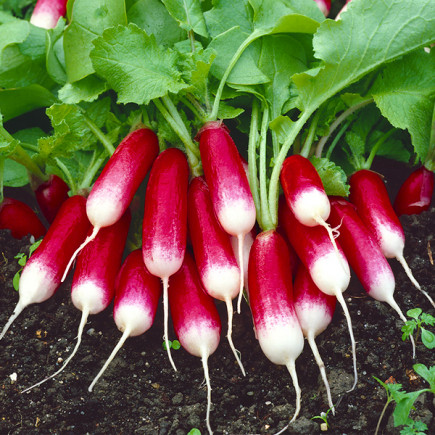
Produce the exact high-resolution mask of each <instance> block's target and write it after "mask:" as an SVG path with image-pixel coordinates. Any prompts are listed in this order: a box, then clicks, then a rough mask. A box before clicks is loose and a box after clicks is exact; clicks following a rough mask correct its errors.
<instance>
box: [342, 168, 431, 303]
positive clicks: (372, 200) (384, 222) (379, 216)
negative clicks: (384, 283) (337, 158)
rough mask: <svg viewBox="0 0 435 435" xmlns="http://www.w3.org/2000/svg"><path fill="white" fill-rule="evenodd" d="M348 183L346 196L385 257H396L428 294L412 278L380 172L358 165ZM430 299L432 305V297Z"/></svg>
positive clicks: (403, 241)
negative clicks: (348, 187) (348, 191)
mask: <svg viewBox="0 0 435 435" xmlns="http://www.w3.org/2000/svg"><path fill="white" fill-rule="evenodd" d="M349 185H350V195H349V199H350V201H351V202H352V203H353V204H354V205H355V207H356V211H357V213H358V215H359V216H360V218H361V220H362V221H363V222H364V224H365V226H366V227H367V228H368V229H369V231H370V232H371V233H372V235H373V236H374V238H375V239H376V241H377V243H378V245H379V246H380V248H381V251H382V253H383V254H384V255H385V257H387V258H396V259H397V260H398V261H399V263H400V264H401V265H402V267H403V269H404V270H405V272H406V274H407V275H408V278H409V279H410V280H411V282H412V283H413V284H414V286H415V287H416V288H417V289H418V290H420V291H421V292H422V293H423V294H425V296H426V297H428V294H427V293H426V292H424V291H423V290H422V288H421V286H420V284H419V283H418V282H417V280H416V279H415V278H414V276H413V274H412V271H411V269H410V268H409V266H408V263H407V262H406V260H405V257H404V256H403V251H404V249H405V233H404V232H403V228H402V225H401V223H400V221H399V218H398V217H397V215H396V213H395V212H394V210H393V206H392V205H391V202H390V199H389V197H388V192H387V189H386V187H385V183H384V181H383V180H382V178H381V176H380V175H379V174H377V173H376V172H373V171H370V170H368V169H361V170H359V171H357V172H355V173H354V174H353V175H352V176H351V177H350V179H349ZM431 303H432V305H434V303H433V301H431Z"/></svg>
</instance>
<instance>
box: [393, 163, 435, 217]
mask: <svg viewBox="0 0 435 435" xmlns="http://www.w3.org/2000/svg"><path fill="white" fill-rule="evenodd" d="M433 189H434V174H433V172H432V171H429V170H428V169H426V168H425V167H424V166H422V167H421V168H418V169H417V170H415V171H414V172H412V174H411V175H410V176H409V177H408V178H407V179H406V180H405V181H404V183H403V184H402V186H401V187H400V189H399V192H398V193H397V196H396V200H395V201H394V211H395V212H396V214H397V216H402V215H404V214H408V215H409V214H420V213H421V212H423V211H426V210H429V207H430V203H431V201H432V195H433Z"/></svg>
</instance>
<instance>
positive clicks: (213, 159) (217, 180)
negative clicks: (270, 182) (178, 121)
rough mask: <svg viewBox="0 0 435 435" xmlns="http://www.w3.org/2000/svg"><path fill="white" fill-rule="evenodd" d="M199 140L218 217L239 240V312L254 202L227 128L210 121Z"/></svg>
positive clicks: (204, 167)
mask: <svg viewBox="0 0 435 435" xmlns="http://www.w3.org/2000/svg"><path fill="white" fill-rule="evenodd" d="M198 137H199V151H200V153H201V161H202V167H203V169H204V176H205V180H206V182H207V185H208V187H209V189H210V193H211V198H212V202H213V207H214V211H215V213H216V216H217V218H218V220H219V222H220V224H221V225H222V227H223V229H224V230H225V231H226V232H227V233H228V234H230V235H232V236H236V237H237V238H238V239H239V253H238V257H239V265H240V276H241V280H240V289H239V298H238V302H237V311H238V312H239V313H240V310H241V303H242V295H243V287H244V277H243V270H242V268H243V264H244V261H243V239H244V237H245V235H246V234H247V233H249V232H250V231H251V230H252V228H253V227H254V225H255V222H256V210H255V204H254V199H253V197H252V193H251V190H250V188H249V182H248V178H247V176H246V172H245V169H244V167H243V163H242V160H241V157H240V154H239V152H238V150H237V147H236V145H235V144H234V142H233V140H232V139H231V136H230V135H229V133H228V129H227V128H226V127H225V125H223V124H222V123H221V122H218V121H212V122H209V123H207V124H206V125H205V126H204V127H203V128H202V129H201V131H200V132H199V133H198Z"/></svg>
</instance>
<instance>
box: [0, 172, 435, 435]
mask: <svg viewBox="0 0 435 435" xmlns="http://www.w3.org/2000/svg"><path fill="white" fill-rule="evenodd" d="M401 178H402V176H401ZM434 221H435V208H433V209H432V210H431V211H430V212H426V213H423V214H422V215H420V216H418V217H415V216H414V217H404V218H403V219H402V222H403V224H404V229H405V233H406V237H407V244H406V249H405V257H406V259H407V260H408V262H409V265H410V266H411V268H412V269H413V271H414V274H415V277H416V278H417V280H418V281H419V282H420V283H421V284H422V286H423V288H424V289H425V290H426V291H428V292H429V293H430V294H431V295H432V296H433V297H435V283H434V277H435V266H434V264H433V262H431V258H430V249H431V246H432V249H433V250H434V257H435V249H434V248H435V241H434V240H433V235H434V233H433V229H434ZM28 245H29V241H28V239H24V240H22V241H16V240H14V239H12V238H10V237H9V235H8V234H7V232H6V231H0V251H1V252H0V307H1V312H0V327H2V326H3V325H4V324H5V322H6V321H7V319H8V317H9V315H10V314H11V313H12V311H13V309H14V306H15V304H16V302H17V300H18V295H17V293H16V292H15V291H14V289H13V287H12V277H13V276H14V274H15V272H16V271H17V270H18V267H19V266H18V265H17V262H16V260H14V255H15V254H16V253H18V252H25V251H26V249H27V248H28ZM391 265H392V267H393V270H394V272H395V276H396V282H397V284H396V299H397V302H398V303H399V305H400V306H401V308H402V310H403V311H404V312H406V310H408V309H410V308H414V307H421V308H422V309H423V311H426V312H429V313H431V314H433V311H434V310H433V309H432V308H431V306H430V304H429V302H428V301H427V299H426V298H425V297H424V296H423V295H422V294H421V293H419V292H418V291H417V290H416V289H415V288H414V287H413V286H412V284H411V283H410V282H409V280H408V279H407V277H406V275H405V273H404V272H403V271H402V269H401V267H400V266H399V264H398V263H397V261H391ZM69 286H70V282H66V283H65V284H64V285H63V286H62V287H61V288H60V290H59V291H58V293H57V294H56V295H55V296H54V297H53V298H52V299H51V300H48V301H47V302H44V303H42V304H39V305H33V306H30V307H28V308H27V309H26V310H25V311H24V312H23V313H22V315H21V316H20V317H19V318H18V319H17V320H16V322H15V324H14V325H13V326H12V327H11V329H10V331H9V332H8V333H7V334H6V336H5V338H4V339H3V340H2V341H1V342H0V403H1V407H0V433H1V434H7V433H8V434H9V433H10V434H26V435H27V434H33V433H43V434H54V433H56V434H59V433H61V434H85V433H90V434H103V433H105V434H121V433H125V434H136V433H137V434H162V435H163V434H177V435H181V434H186V433H188V432H189V430H191V429H192V428H198V429H200V430H201V432H202V433H203V434H205V433H207V430H206V427H205V421H204V420H205V411H206V389H205V385H204V382H203V379H204V378H203V372H202V366H201V362H200V360H199V359H198V358H195V357H193V356H191V355H189V354H188V353H187V352H185V351H184V350H183V349H180V350H178V351H174V352H173V357H174V360H175V362H176V364H177V366H178V368H179V371H178V372H174V371H173V369H172V368H171V366H170V364H169V362H168V360H167V357H166V353H165V351H164V350H163V348H162V324H163V320H162V319H163V316H162V311H161V309H160V311H159V312H158V314H157V317H156V321H155V323H154V325H153V327H152V328H151V329H150V330H149V331H148V332H147V333H146V334H144V335H143V336H140V337H137V338H131V339H129V340H127V342H126V344H125V346H124V347H123V348H122V349H121V351H120V352H119V353H118V355H117V357H116V358H115V360H114V361H113V363H112V365H111V366H110V367H109V369H108V370H107V372H106V374H105V376H104V377H103V378H102V379H101V380H100V382H99V383H98V384H97V385H96V387H95V389H94V392H93V393H89V392H88V390H87V387H88V385H89V383H90V382H91V381H92V379H93V377H94V376H95V375H96V373H97V372H98V371H99V369H100V367H101V366H102V364H103V363H104V361H105V358H106V357H107V356H108V355H109V354H110V352H111V350H112V348H113V346H114V345H115V343H116V341H117V340H118V339H119V338H120V335H121V334H120V333H119V331H118V330H117V329H116V327H115V324H114V322H113V319H112V314H111V311H110V310H107V311H105V312H104V313H102V314H99V315H95V316H91V317H90V319H89V322H88V323H87V325H86V328H85V334H84V337H83V341H82V345H81V348H80V350H79V352H78V353H77V355H76V357H75V359H73V360H72V361H71V363H70V365H69V366H68V367H67V368H66V369H65V371H64V372H63V373H62V374H61V375H59V376H58V377H56V378H55V379H52V380H50V381H48V382H46V383H45V384H43V385H41V386H40V387H38V388H35V389H33V390H32V391H30V392H28V393H25V394H20V391H21V390H23V389H24V388H26V387H28V386H30V385H32V384H34V383H36V382H37V381H39V380H41V379H43V378H44V377H46V376H47V375H49V374H51V373H53V372H54V371H56V370H57V369H58V368H59V367H60V364H61V361H62V359H63V360H64V359H66V358H67V356H68V355H69V353H70V352H71V350H72V348H73V346H74V344H75V339H76V333H77V327H78V323H79V319H80V312H79V311H78V310H77V309H76V308H74V306H73V305H72V303H71V301H70V298H69ZM346 295H347V297H346V301H347V302H348V304H349V310H350V312H351V315H352V318H353V324H354V334H355V338H356V341H357V353H358V373H359V381H358V385H357V388H356V389H355V390H354V391H353V392H351V393H347V394H346V393H345V391H346V390H347V389H349V387H350V386H351V385H352V382H353V374H352V359H351V355H350V341H349V335H348V332H347V327H346V322H345V319H344V316H343V314H342V311H341V309H338V308H337V311H336V313H335V316H334V319H333V322H332V324H331V325H330V327H329V328H328V329H327V330H326V331H325V332H324V333H323V334H322V335H321V336H319V337H318V339H317V343H318V346H319V349H320V352H321V355H322V356H323V359H324V362H325V364H326V369H327V373H328V377H329V382H330V384H331V388H332V397H333V400H334V402H336V403H337V414H336V416H332V415H329V416H328V422H329V424H330V429H329V431H328V433H330V434H356V433H362V434H368V433H374V430H375V427H376V424H377V421H378V419H379V415H380V413H381V410H382V407H383V406H384V403H385V400H386V395H385V391H384V390H383V388H382V387H381V386H379V384H378V383H377V382H376V381H375V380H374V379H373V376H376V377H378V378H380V379H381V380H384V381H385V380H387V379H388V378H390V377H391V376H392V377H394V378H395V379H396V380H397V382H399V383H402V384H403V387H404V389H405V390H407V391H412V390H416V389H420V388H422V387H423V386H424V381H423V380H421V379H420V378H418V376H417V377H416V378H414V377H413V372H412V366H413V364H414V363H415V362H420V363H423V364H426V365H427V366H431V365H433V364H434V352H433V351H430V350H428V349H426V348H425V347H424V346H423V344H422V343H418V344H417V358H416V360H413V359H412V352H411V345H410V344H409V342H402V340H401V331H400V328H401V326H402V322H401V321H400V320H399V319H398V317H397V315H396V314H395V312H394V311H393V310H392V309H391V308H390V307H389V306H387V305H385V304H382V303H379V302H376V301H374V300H373V299H371V298H369V297H367V296H366V294H365V293H364V291H363V290H362V288H361V286H360V284H359V282H358V281H357V280H356V279H354V280H353V281H352V283H351V285H350V287H349V289H348V291H347V292H346ZM219 308H220V310H221V313H222V319H226V315H225V309H224V307H223V306H219ZM171 338H174V335H173V332H171ZM233 338H234V343H235V345H236V347H237V348H238V349H239V350H240V351H241V355H242V360H243V363H244V365H245V368H246V371H247V376H246V378H243V376H242V375H241V373H240V370H239V368H238V366H237V364H236V363H235V361H234V358H233V356H232V354H231V351H230V349H229V346H228V344H227V342H226V340H225V330H224V331H223V334H222V340H221V344H220V346H219V348H218V350H217V351H216V352H215V354H213V355H212V356H211V357H210V361H209V364H210V376H211V382H212V387H213V392H212V400H213V408H212V414H211V425H212V427H213V429H214V431H215V433H221V434H254V433H264V434H266V433H267V434H273V433H276V432H277V431H279V430H280V429H281V428H283V427H284V426H285V425H287V424H288V421H289V418H291V416H292V415H293V412H294V405H295V394H294V389H293V386H292V382H291V380H290V377H289V375H288V373H287V371H286V369H285V368H284V367H277V366H275V365H273V364H272V363H271V362H269V361H268V360H267V359H266V357H265V356H264V355H263V354H262V352H261V350H260V347H259V345H258V343H257V341H256V339H255V337H254V333H253V329H252V321H251V316H250V312H249V308H248V306H247V305H244V306H243V311H242V314H241V315H236V316H235V325H234V336H233ZM296 366H297V370H298V375H299V380H300V385H301V388H302V392H303V395H302V410H301V413H300V417H299V418H298V419H297V421H296V422H295V423H294V424H292V425H291V426H290V428H289V429H288V431H287V432H286V433H295V434H296V433H297V434H314V433H320V423H321V421H320V420H317V419H316V420H312V418H313V417H314V416H317V415H319V414H320V413H321V412H322V411H326V410H327V408H328V405H327V399H326V394H325V389H324V386H323V382H322V380H321V378H320V376H319V370H318V368H317V366H316V364H315V362H314V360H313V357H312V355H311V351H310V349H309V346H308V345H306V346H305V349H304V351H303V354H302V355H301V356H300V357H299V359H298V360H297V363H296ZM15 375H16V381H13V377H14V376H15ZM413 379H414V380H413ZM392 410H393V407H392V406H391V405H390V408H388V410H387V415H386V416H385V417H384V419H383V422H382V425H381V431H380V433H384V434H398V433H399V431H400V428H394V427H393V421H392V418H391V412H392ZM434 415H435V407H434V402H433V395H429V394H427V395H423V396H421V398H420V399H419V400H418V401H417V403H416V409H415V411H413V412H412V417H413V418H414V419H415V420H422V421H424V422H425V423H426V424H427V425H428V427H429V431H428V433H435V418H434Z"/></svg>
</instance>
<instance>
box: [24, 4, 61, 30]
mask: <svg viewBox="0 0 435 435" xmlns="http://www.w3.org/2000/svg"><path fill="white" fill-rule="evenodd" d="M67 1H68V0H38V1H37V2H36V6H35V9H33V12H32V16H31V17H30V22H31V23H32V24H33V25H34V26H37V27H42V28H44V29H54V28H55V27H56V24H57V22H58V21H59V18H60V17H64V16H65V14H66V4H67Z"/></svg>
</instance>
